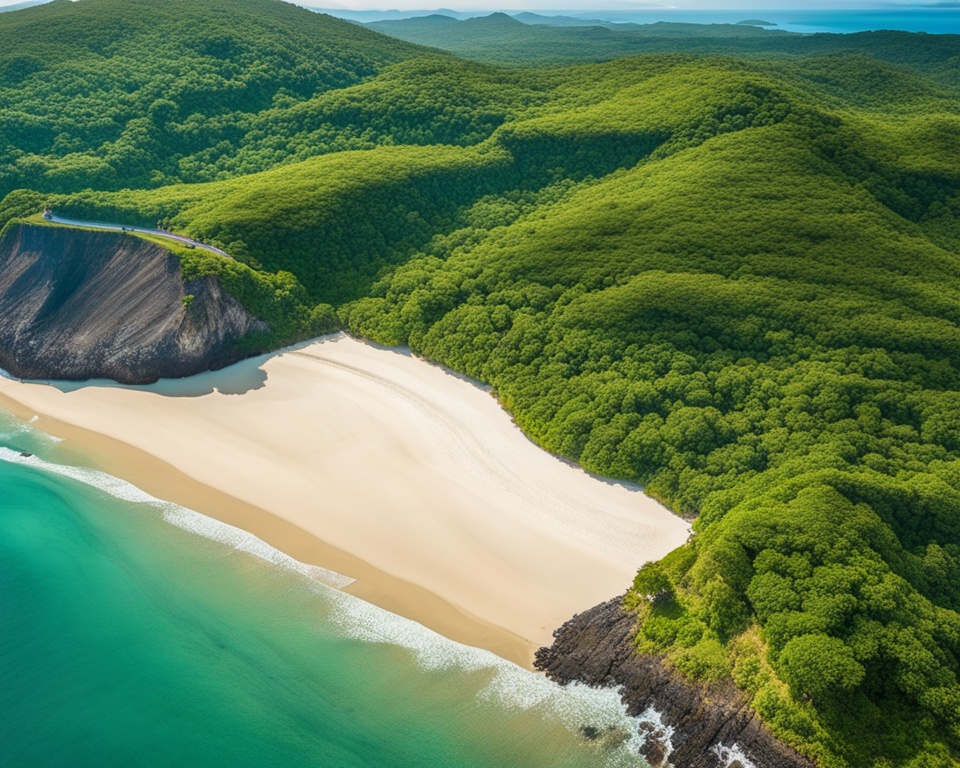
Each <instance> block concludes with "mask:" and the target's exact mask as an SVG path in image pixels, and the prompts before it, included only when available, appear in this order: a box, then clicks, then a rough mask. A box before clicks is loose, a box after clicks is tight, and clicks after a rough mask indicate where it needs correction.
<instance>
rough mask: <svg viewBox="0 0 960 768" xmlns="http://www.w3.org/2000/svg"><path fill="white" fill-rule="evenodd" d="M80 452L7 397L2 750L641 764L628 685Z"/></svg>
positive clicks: (291, 759)
mask: <svg viewBox="0 0 960 768" xmlns="http://www.w3.org/2000/svg"><path fill="white" fill-rule="evenodd" d="M20 451H29V452H31V453H34V454H37V455H36V456H34V457H22V456H21V455H20ZM69 458H70V457H68V456H67V455H66V454H65V453H64V452H63V451H62V450H61V448H60V446H58V444H57V443H56V442H55V441H53V440H52V439H51V438H48V437H46V436H44V435H42V434H41V433H38V432H35V431H33V430H30V429H29V428H28V427H26V426H24V425H19V424H17V423H16V422H15V421H13V419H12V418H9V417H6V416H5V415H4V414H3V413H2V412H0V765H3V766H25V767H26V766H30V767H31V768H32V767H33V766H44V767H45V768H55V767H57V766H71V768H77V767H80V766H106V765H110V766H114V765H115V766H121V765H122V766H133V765H136V766H292V765H299V766H331V767H332V766H338V767H340V766H342V767H344V768H348V767H350V768H352V767H354V766H358V767H359V766H377V767H378V768H379V767H384V768H387V767H389V766H398V767H400V766H402V767H403V768H415V767H417V766H424V767H426V766H431V767H433V766H436V767H437V768H440V767H441V766H442V767H443V768H456V767H458V766H464V767H467V766H469V767H473V766H476V767H477V768H481V767H486V766H511V767H515V768H525V767H526V766H544V767H546V766H550V767H551V768H554V767H557V768H562V767H564V766H571V767H573V766H598V765H609V766H632V765H642V761H641V760H640V758H638V757H636V753H635V749H636V748H637V746H638V745H639V743H640V738H641V737H640V736H639V735H638V731H637V725H638V724H637V722H636V721H634V720H631V719H630V718H628V717H626V715H625V713H624V711H623V709H622V706H621V705H620V703H619V700H618V697H617V696H616V695H615V694H614V693H612V692H610V691H592V690H590V689H586V688H583V687H579V688H571V689H562V688H560V687H558V686H555V685H553V684H551V683H549V682H547V681H546V680H544V679H543V678H542V677H541V676H538V675H534V674H532V673H529V672H526V671H524V670H522V669H520V668H518V667H516V666H514V665H512V664H509V663H508V662H505V661H502V660H500V659H498V658H497V657H495V656H493V655H492V654H489V653H487V652H485V651H480V650H477V649H472V648H467V647H466V646H462V645H459V644H457V643H453V642H451V641H448V640H446V639H444V638H441V637H439V636H438V635H435V634H434V633H432V632H430V631H429V630H426V629H425V628H423V627H421V626H420V625H418V624H415V623H413V622H410V621H407V620H405V619H402V618H400V617H397V616H394V615H392V614H389V613H387V612H385V611H382V610H380V609H378V608H375V607H373V606H371V605H369V604H367V603H364V602H362V601H360V600H358V599H356V598H353V597H351V596H349V595H346V594H344V593H342V592H340V591H338V590H336V589H333V588H331V587H329V586H326V585H325V584H323V583H320V582H319V581H317V580H316V579H317V578H320V579H321V580H324V579H326V580H327V581H331V578H330V577H331V576H332V575H331V574H324V573H323V572H316V571H309V569H306V568H304V567H302V566H299V565H298V564H297V563H296V562H295V561H291V560H290V559H289V558H285V557H284V556H282V555H281V554H280V553H278V552H276V551H275V550H272V549H270V548H269V547H267V546H266V545H265V544H263V543H262V542H260V541H259V540H257V539H255V538H254V537H252V536H250V535H249V534H244V533H243V532H241V531H238V530H237V529H234V528H230V527H229V526H225V525H223V524H221V523H217V522H215V521H212V520H210V519H208V518H205V517H202V516H200V515H197V514H196V513H194V512H190V511H189V510H184V509H182V508H179V507H175V506H174V505H171V504H165V503H162V502H158V501H156V500H153V499H150V498H149V497H147V496H145V495H144V494H143V493H141V492H140V491H138V490H137V489H135V488H133V487H132V486H129V485H127V484H126V483H123V482H122V481H118V480H116V479H115V478H111V477H109V476H107V475H103V474H101V473H98V472H95V471H93V470H88V469H80V468H75V467H72V466H71V465H70V464H69V463H65V462H66V461H67V460H68V459H69ZM305 574H308V575H305ZM309 576H313V577H314V578H310V577H309ZM584 725H592V726H594V727H598V728H601V729H604V728H609V729H611V730H610V731H609V732H608V734H609V735H608V737H607V738H605V739H603V740H601V741H600V742H591V741H587V740H586V739H584V738H583V737H582V736H581V735H580V733H579V729H580V728H581V727H582V726H584Z"/></svg>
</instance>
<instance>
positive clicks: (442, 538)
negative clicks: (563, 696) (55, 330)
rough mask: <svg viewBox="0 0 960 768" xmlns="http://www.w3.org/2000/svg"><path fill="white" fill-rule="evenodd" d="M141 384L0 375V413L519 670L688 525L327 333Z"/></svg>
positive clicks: (418, 367) (424, 369)
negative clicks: (221, 367)
mask: <svg viewBox="0 0 960 768" xmlns="http://www.w3.org/2000/svg"><path fill="white" fill-rule="evenodd" d="M251 386H254V388H249V387H251ZM151 389H152V390H153V391H150V390H148V389H144V388H123V387H118V386H80V387H76V388H74V387H57V386H51V385H47V384H32V383H21V382H16V381H12V380H7V379H4V380H0V407H3V408H5V409H7V410H10V411H12V412H14V413H15V414H16V415H17V416H19V417H21V418H24V419H31V418H33V417H34V416H37V417H38V419H37V422H36V426H37V427H39V428H40V429H42V430H44V431H46V432H49V433H51V434H54V435H57V436H58V437H62V438H64V440H65V441H66V442H65V445H66V446H67V447H68V448H71V449H73V450H75V451H76V452H77V454H78V455H82V456H83V457H84V458H85V460H86V461H87V462H88V463H93V464H95V465H96V466H98V467H100V468H102V469H104V470H106V471H107V472H110V473H111V474H114V475H117V476H119V477H122V478H124V479H126V480H129V481H130V482H133V483H134V484H136V485H138V486H140V487H141V488H143V489H144V490H145V491H147V492H148V493H151V494H153V495H155V496H157V497H159V498H163V499H167V500H170V501H173V502H176V503H178V504H182V505H184V506H187V507H190V508H192V509H196V510H197V511H200V512H203V513H204V514H207V515H210V516H211V517H215V518H217V519H220V520H223V521H224V522H228V523H231V524H233V525H237V526H239V527H242V528H244V529H246V530H249V531H251V532H252V533H254V534H255V535H257V536H259V537H260V538H262V539H263V540H265V541H267V542H268V543H269V544H271V545H273V546H275V547H277V548H278V549H281V550H283V551H284V552H287V553H288V554H290V555H292V556H293V557H295V558H297V559H298V560H302V561H304V562H308V563H311V564H315V565H319V566H322V567H324V568H329V569H331V570H334V571H337V572H338V573H342V574H344V575H345V576H349V577H350V578H353V579H355V580H356V581H355V582H354V583H353V584H351V585H350V586H349V587H347V588H346V589H347V590H348V591H350V592H352V593H354V594H357V595H358V596H360V597H363V598H364V599H367V600H369V601H370V602H373V603H376V604H378V605H380V606H382V607H384V608H387V609H388V610H391V611H394V612H396V613H399V614H401V615H404V616H408V617H410V618H413V619H415V620H417V621H420V622H421V623H423V624H425V625H426V626H428V627H431V628H432V629H435V630H437V631H438V632H441V633H442V634H444V635H447V636H448V637H451V638H453V639H455V640H459V641H461V642H465V643H469V644H471V645H477V646H481V647H485V648H488V649H490V650H492V651H494V652H496V653H498V654H500V655H501V656H504V657H506V658H509V659H511V660H513V661H516V662H518V663H521V664H524V665H525V666H529V663H530V660H531V658H532V651H533V650H534V649H535V648H536V647H538V646H539V645H542V644H546V643H549V641H550V639H551V633H552V631H553V630H554V629H555V628H556V627H557V626H559V625H560V624H561V623H563V622H564V621H565V620H566V619H568V618H569V617H570V616H572V615H573V614H574V613H576V612H577V611H580V610H583V609H585V608H588V607H590V606H592V605H594V604H596V603H598V602H600V601H602V600H605V599H608V598H609V597H611V596H613V595H616V594H618V593H620V592H622V591H623V590H624V589H625V588H626V587H627V586H628V585H629V583H630V581H631V580H632V578H633V575H634V573H635V572H636V569H637V568H638V567H639V566H640V565H641V564H642V563H643V562H645V561H647V560H650V559H656V558H660V557H662V556H663V555H665V554H666V553H667V552H669V551H670V550H672V549H674V548H675V547H677V546H679V545H680V544H682V543H683V542H684V541H685V540H686V538H687V535H688V531H689V526H688V525H687V524H686V523H685V522H684V521H682V520H681V519H679V518H678V517H676V516H675V515H673V514H672V513H671V512H669V511H668V510H667V509H665V508H664V507H662V506H661V505H660V504H658V503H657V502H655V501H653V500H652V499H650V498H648V497H647V496H645V495H643V494H642V493H641V492H639V491H638V490H636V489H632V488H628V487H625V486H623V485H619V484H616V483H610V482H605V481H603V480H600V479H597V478H595V477H592V476H590V475H588V474H586V473H585V472H583V471H582V470H580V469H578V468H576V467H573V466H570V465H569V464H567V463H565V462H563V461H561V460H559V459H557V458H556V457H553V456H551V455H549V454H547V453H545V452H544V451H542V450H540V449H539V448H537V447H536V446H534V445H533V444H532V443H531V442H530V441H529V440H527V438H526V437H524V436H523V434H522V433H521V432H520V430H519V429H518V428H517V427H516V426H515V425H514V424H513V423H512V421H511V419H510V417H509V416H508V415H507V414H506V413H505V412H504V411H503V410H502V409H501V408H500V407H499V405H498V404H497V402H496V401H495V399H494V398H493V397H492V396H491V395H490V394H489V393H488V392H485V391H484V390H483V389H481V388H479V387H477V386H475V385H474V384H472V383H470V382H468V381H465V380H463V379H462V378H461V377H458V376H456V375H454V374H452V373H450V372H448V371H445V370H443V369H441V368H440V367H437V366H434V365H431V364H429V363H427V362H424V361H422V360H419V359H417V358H416V357H414V356H412V355H409V354H404V353H402V352H398V351H394V350H385V349H380V348H377V347H374V346H371V345H366V344H362V343H360V342H357V341H355V340H353V339H350V338H347V337H344V336H340V337H336V338H332V339H326V340H321V341H317V342H314V343H312V344H310V345H307V346H304V347H301V348H299V349H296V350H291V351H286V352H284V353H282V354H279V355H276V356H273V357H270V358H268V359H261V360H256V361H247V362H244V363H240V364H238V365H237V366H233V367H232V368H231V369H227V370H225V371H221V372H214V373H210V374H204V375H202V376H200V377H194V379H192V380H190V381H188V382H180V383H171V384H169V385H167V384H161V385H159V386H157V387H153V388H151ZM178 390H179V391H180V392H182V393H183V394H180V395H179V396H174V395H173V394H170V393H171V392H176V391H178ZM218 390H219V391H218ZM243 390H247V391H243ZM241 391H243V392H242V394H239V393H238V392H241ZM164 392H166V394H164Z"/></svg>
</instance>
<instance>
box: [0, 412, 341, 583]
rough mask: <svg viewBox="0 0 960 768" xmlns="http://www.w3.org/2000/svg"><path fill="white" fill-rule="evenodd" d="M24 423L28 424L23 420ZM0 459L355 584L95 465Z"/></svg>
mask: <svg viewBox="0 0 960 768" xmlns="http://www.w3.org/2000/svg"><path fill="white" fill-rule="evenodd" d="M23 426H24V427H26V428H27V429H29V427H28V426H27V425H26V424H24V425H23ZM0 461H6V462H8V463H10V464H22V465H25V466H28V467H32V468H34V469H39V470H43V471H46V472H50V473H52V474H56V475H61V476H62V477H68V478H70V479H71V480H75V481H77V482H79V483H83V484H84V485H87V486H90V487H91V488H96V489H97V490H99V491H101V492H103V493H106V494H107V495H109V496H113V497H114V498H116V499H120V500H121V501H126V502H130V503H133V504H148V505H150V506H152V507H156V508H158V509H160V510H161V512H162V513H163V519H164V520H165V521H166V522H168V523H170V524H171V525H174V526H176V527H177V528H180V529H182V530H184V531H188V532H189V533H192V534H194V535H196V536H201V537H203V538H205V539H210V540H211V541H217V542H220V543H221V544H225V545H227V546H229V547H231V548H233V549H235V550H237V551H239V552H246V553H247V554H249V555H253V556H254V557H257V558H260V559H261V560H265V561H266V562H268V563H271V564H273V565H276V566H278V567H280V568H283V569H286V570H289V571H295V572H296V573H299V574H301V575H303V576H306V577H307V578H308V579H310V580H312V581H315V582H318V583H320V584H323V585H324V586H327V587H333V588H334V589H343V588H344V587H346V586H348V585H350V584H352V583H353V582H354V581H355V579H351V578H350V577H349V576H344V575H343V574H342V573H337V572H336V571H331V570H329V569H327V568H322V567H320V566H319V565H310V564H309V563H304V562H301V561H300V560H297V559H295V558H293V557H290V555H288V554H286V553H285V552H281V551H280V550H279V549H277V548H275V547H272V546H270V545H269V544H267V542H265V541H264V540H263V539H261V538H259V537H258V536H254V535H253V534H252V533H250V532H248V531H245V530H243V529H242V528H237V527H236V526H233V525H230V524H229V523H224V522H221V521H220V520H216V519H214V518H212V517H207V516H206V515H203V514H201V513H199V512H196V511H194V510H192V509H187V508H186V507H181V506H180V505H178V504H174V503H173V502H170V501H163V500H162V499H158V498H156V497H155V496H151V495H150V494H148V493H147V492H146V491H143V490H141V489H140V488H138V487H137V486H135V485H133V484H132V483H128V482H127V481H126V480H121V479H120V478H119V477H114V476H113V475H108V474H106V473H105V472H100V471H98V470H96V469H86V468H84V467H75V466H71V465H69V464H55V463H53V462H50V461H46V460H45V459H42V458H40V457H39V456H36V455H33V454H28V453H26V452H22V453H21V452H17V451H15V450H12V449H10V448H4V447H3V446H0Z"/></svg>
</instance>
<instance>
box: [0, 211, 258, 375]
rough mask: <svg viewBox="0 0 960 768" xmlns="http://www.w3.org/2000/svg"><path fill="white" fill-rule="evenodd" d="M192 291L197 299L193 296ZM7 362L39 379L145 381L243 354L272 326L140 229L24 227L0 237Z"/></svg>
mask: <svg viewBox="0 0 960 768" xmlns="http://www.w3.org/2000/svg"><path fill="white" fill-rule="evenodd" d="M189 296H192V297H193V298H192V299H190V298H186V299H185V297H189ZM0 317H2V318H3V321H2V323H0V368H4V369H6V370H7V371H9V372H10V373H12V374H13V375H15V376H19V377H21V378H30V379H69V380H83V379H90V378H109V379H114V380H116V381H119V382H122V383H126V384H144V383H149V382H152V381H156V380H157V379H158V378H161V377H179V376H189V375H191V374H194V373H200V372H201V371H206V370H210V369H215V368H222V367H223V366H225V365H229V364H230V363H233V362H236V361H237V360H239V359H241V358H242V357H243V354H242V353H241V352H239V351H238V349H237V346H236V341H237V340H238V339H240V338H241V337H243V336H244V335H246V334H247V333H249V332H251V331H263V330H266V329H267V326H266V325H265V324H264V323H263V322H261V321H260V320H258V319H257V318H255V317H253V316H252V315H250V314H249V313H248V312H247V311H246V310H244V309H243V307H242V306H240V304H239V303H238V302H237V301H236V299H234V298H233V297H232V296H230V295H229V294H227V293H226V291H224V289H223V287H222V286H221V285H220V282H219V281H218V280H217V278H216V277H212V276H210V277H203V278H200V279H197V280H192V281H190V282H187V283H184V281H183V278H182V276H181V272H180V264H179V262H178V260H177V258H176V257H175V256H174V255H173V254H171V253H170V252H169V251H167V250H166V249H164V248H162V247H161V246H159V245H155V244H153V243H150V242H147V241H145V240H142V239H140V238H138V237H135V236H132V235H124V234H121V233H115V232H92V231H87V230H78V229H67V228H59V227H45V226H31V225H23V224H22V225H15V226H12V227H10V228H9V229H8V230H7V231H6V233H5V234H4V236H3V238H2V239H0Z"/></svg>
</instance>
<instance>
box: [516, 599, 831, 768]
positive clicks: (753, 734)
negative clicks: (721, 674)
mask: <svg viewBox="0 0 960 768" xmlns="http://www.w3.org/2000/svg"><path fill="white" fill-rule="evenodd" d="M620 601H621V598H615V599H613V600H610V601H608V602H606V603H602V604H601V605H598V606H596V607H595V608H591V609H590V610H589V611H586V612H584V613H581V614H578V615H577V616H574V617H573V618H572V619H570V621H568V622H567V623H566V624H564V625H563V626H562V627H560V629H558V630H557V631H556V632H554V638H555V640H554V643H553V645H552V646H550V647H549V648H541V649H540V650H539V651H538V652H537V658H536V662H535V666H536V667H537V669H540V670H542V671H543V672H545V673H546V674H547V677H549V678H550V679H551V680H555V681H556V682H559V683H561V684H567V683H570V682H573V681H579V682H581V683H586V684H587V685H592V686H612V687H619V688H620V693H621V696H622V698H623V701H624V703H625V704H626V706H627V710H628V711H629V713H630V714H631V715H633V716H634V717H639V716H641V715H643V714H644V713H649V712H650V711H651V710H652V711H656V712H658V713H659V723H658V724H657V725H656V726H655V725H653V724H652V721H651V719H650V718H649V717H646V718H644V721H645V722H642V723H641V728H642V729H644V730H645V731H646V739H645V741H644V746H643V752H644V757H645V758H646V759H647V761H648V762H649V763H650V764H651V766H654V768H659V767H660V766H665V765H673V766H675V768H749V766H750V765H751V764H752V765H754V766H757V768H813V764H812V763H811V762H810V761H808V760H806V759H805V758H803V757H801V756H799V755H798V754H796V753H795V752H794V751H793V750H791V749H790V748H789V747H787V746H785V745H784V744H782V743H781V742H779V741H777V739H776V738H774V737H773V736H772V735H771V733H770V732H769V731H768V730H767V729H766V728H765V727H764V726H763V725H762V724H761V723H760V720H759V718H758V717H757V716H756V714H755V713H753V712H752V711H751V710H750V709H749V708H748V707H747V702H746V699H745V697H744V695H743V694H742V693H741V692H740V691H738V690H737V689H736V687H735V686H734V685H733V684H732V683H729V684H727V685H717V686H705V685H695V684H692V683H690V682H688V681H687V680H685V679H684V678H683V677H681V676H680V675H679V674H678V673H676V672H675V671H673V670H671V669H670V668H669V667H667V666H666V665H665V664H664V663H663V662H662V661H661V660H660V659H658V658H656V657H654V656H641V655H640V654H638V653H637V652H636V648H635V646H634V644H633V636H634V634H635V627H636V617H635V616H634V614H632V613H630V612H628V611H624V610H623V609H622V608H621V607H620ZM660 723H662V727H661V726H660Z"/></svg>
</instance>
